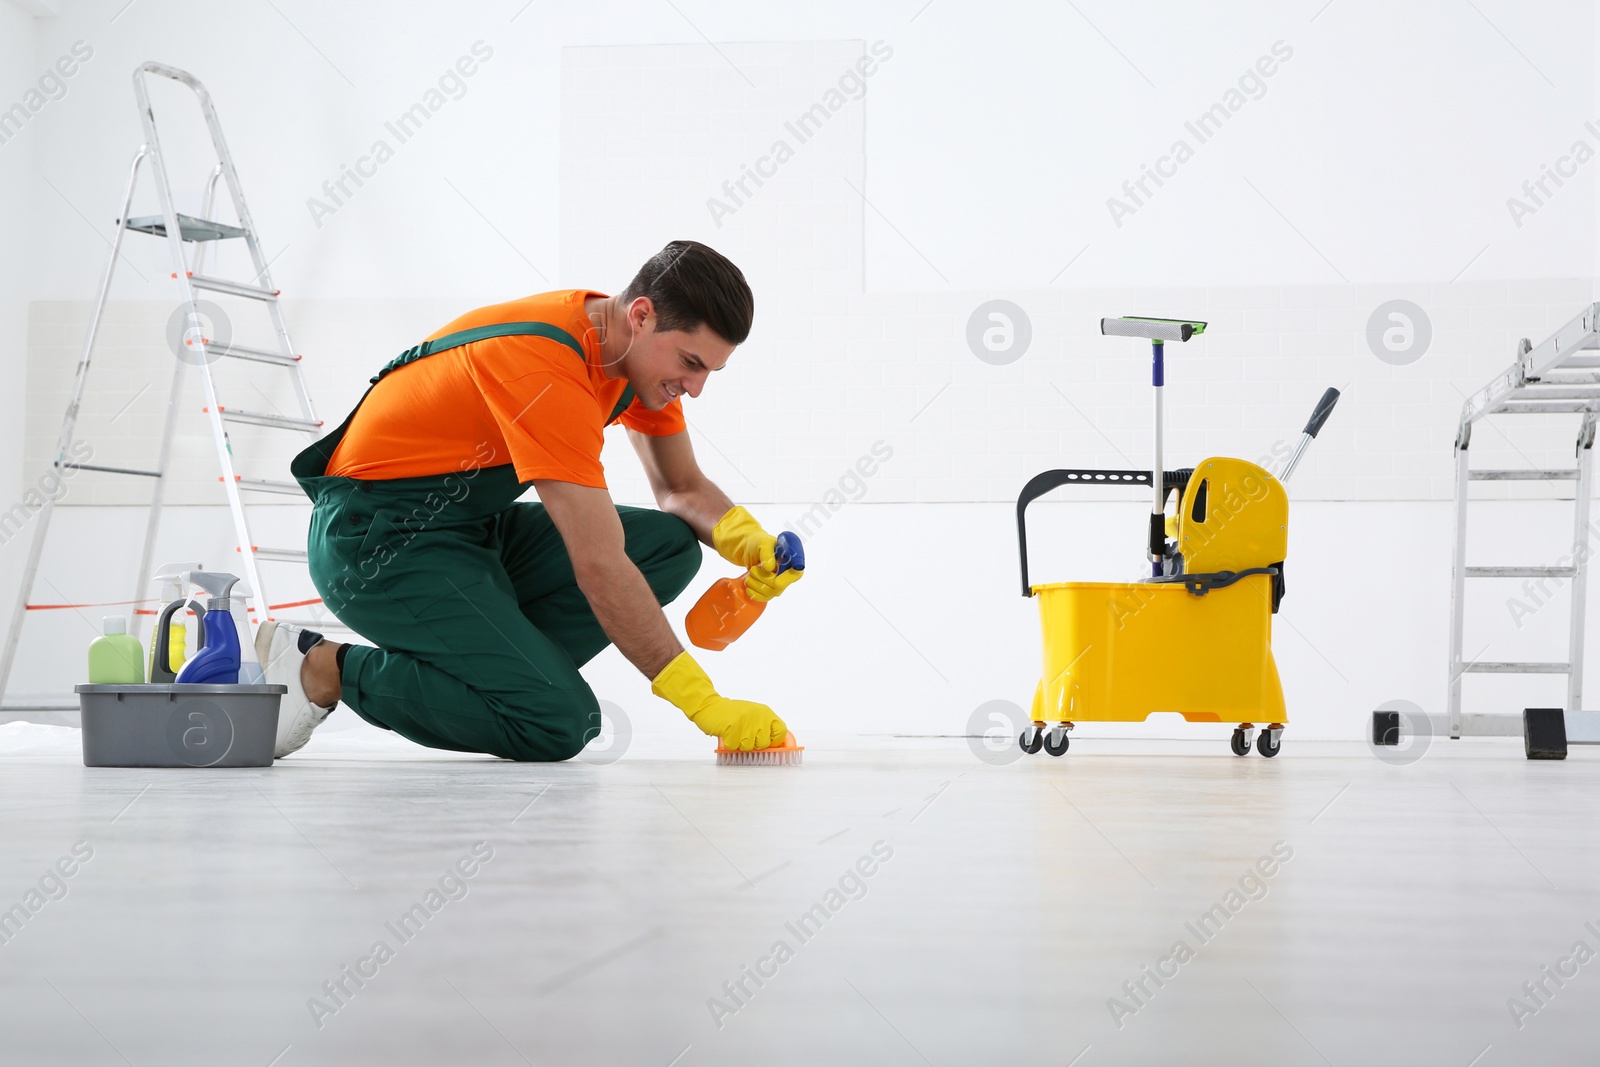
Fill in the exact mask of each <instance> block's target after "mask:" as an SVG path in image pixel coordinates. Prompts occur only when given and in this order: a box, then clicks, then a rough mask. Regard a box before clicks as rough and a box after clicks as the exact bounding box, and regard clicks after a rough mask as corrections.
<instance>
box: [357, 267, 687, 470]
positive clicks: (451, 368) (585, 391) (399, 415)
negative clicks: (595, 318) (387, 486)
mask: <svg viewBox="0 0 1600 1067" xmlns="http://www.w3.org/2000/svg"><path fill="white" fill-rule="evenodd" d="M591 295H592V296H603V295H604V294H602V293H591V292H590V291H589V290H586V289H570V290H564V291H561V292H555V293H540V294H538V295H537V296H530V297H525V298H524V299H521V300H512V301H509V302H508V303H504V304H495V305H492V306H490V307H486V308H479V309H478V310H477V311H469V312H468V313H467V314H465V315H463V316H461V317H460V318H459V319H456V320H455V321H454V322H452V323H450V325H448V326H446V327H445V328H444V329H442V330H440V331H439V332H438V333H435V334H434V335H433V336H432V337H430V338H428V340H430V341H431V340H434V339H436V338H440V337H444V336H445V335H447V334H452V333H456V332H458V331H461V330H470V329H472V328H474V327H478V326H489V325H494V324H497V323H503V322H544V323H548V324H550V325H552V326H558V327H560V328H561V329H563V330H565V331H567V333H569V334H571V335H572V336H573V338H574V339H576V340H577V341H578V343H579V345H580V346H581V347H582V348H583V352H584V355H583V358H582V359H580V358H579V357H578V354H577V353H576V352H574V351H573V350H572V349H571V348H570V347H569V346H567V345H565V344H562V343H561V342H560V341H554V340H551V339H549V338H546V337H527V336H523V337H518V336H513V337H490V338H485V339H483V340H481V341H473V342H471V343H469V344H465V345H460V346H458V347H456V348H451V349H446V350H445V351H443V352H436V353H434V354H433V355H430V356H426V357H424V358H422V359H419V360H416V361H415V362H412V363H408V364H406V365H405V366H403V367H397V368H395V369H394V370H392V371H390V372H389V373H388V374H386V375H384V376H383V378H382V379H380V380H379V382H378V384H377V385H375V386H373V388H372V391H371V392H370V393H368V394H367V398H366V400H364V401H363V402H362V403H361V406H360V407H359V408H358V409H357V410H356V413H355V416H354V417H353V418H352V419H351V420H350V425H349V427H348V428H347V429H346V431H345V435H344V440H342V441H341V442H340V443H339V446H338V447H337V448H335V449H334V452H333V456H332V457H331V458H330V459H329V461H328V470H327V473H328V474H330V475H333V476H336V477H343V478H363V479H389V478H417V477H423V476H427V475H436V474H449V473H454V472H455V471H460V470H471V469H473V468H475V467H495V466H499V465H501V464H505V463H510V464H513V465H514V466H515V468H516V472H517V480H518V481H522V482H529V481H532V480H534V479H535V478H550V479H553V480H555V481H561V482H575V483H577V484H578V485H587V486H593V487H594V488H596V489H604V488H606V481H605V472H604V469H603V468H602V467H601V465H600V449H601V446H602V445H603V444H604V430H605V427H606V426H607V425H609V424H610V423H609V422H608V421H607V420H608V419H609V418H610V415H611V412H612V410H613V409H614V408H615V407H616V406H617V403H618V401H620V400H621V399H622V395H623V392H624V391H625V390H626V389H627V386H628V381H627V379H626V378H623V377H616V378H608V377H606V373H605V371H604V369H602V367H601V366H600V344H599V339H598V337H597V336H596V334H595V331H594V329H593V327H592V326H591V324H590V322H589V319H588V317H587V316H586V315H585V314H584V310H583V302H584V299H585V298H586V297H588V296H591ZM614 421H617V422H621V423H622V424H623V425H624V426H627V427H630V428H631V429H635V430H638V431H639V432H640V433H646V434H649V435H650V436H652V437H665V436H668V435H670V434H675V433H679V432H680V431H682V430H683V428H684V421H683V405H682V401H681V400H674V401H673V402H672V403H671V404H668V405H667V406H666V407H665V408H663V409H661V410H660V411H651V410H650V409H648V408H646V407H645V406H644V405H643V404H641V403H639V401H638V400H634V401H633V403H631V404H630V405H628V407H627V408H626V409H625V410H624V411H623V412H622V414H621V415H619V416H618V417H617V419H616V420H614Z"/></svg>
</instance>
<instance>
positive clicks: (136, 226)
mask: <svg viewBox="0 0 1600 1067" xmlns="http://www.w3.org/2000/svg"><path fill="white" fill-rule="evenodd" d="M126 226H127V228H128V229H130V230H133V231H134V232H136V233H150V234H154V235H155V236H157V237H165V236H166V235H167V219H166V216H164V215H145V216H144V217H142V218H137V219H129V220H128V221H127V223H126ZM245 232H246V231H245V230H244V228H243V227H240V226H230V225H228V224H227V223H226V222H212V221H211V220H210V219H197V218H195V217H194V216H193V215H185V214H184V213H183V212H181V211H180V212H178V235H179V236H180V237H182V238H183V239H184V240H185V241H224V240H227V239H228V238H230V237H243V236H244V235H245Z"/></svg>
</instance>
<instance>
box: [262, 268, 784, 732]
mask: <svg viewBox="0 0 1600 1067" xmlns="http://www.w3.org/2000/svg"><path fill="white" fill-rule="evenodd" d="M754 308H755V302H754V298H753V297H752V296H751V293H750V287H749V286H748V285H747V284H746V283H745V279H744V275H743V274H742V273H740V271H739V268H738V267H736V266H734V265H733V264H732V263H730V262H729V261H728V260H727V259H725V258H723V257H722V256H721V255H718V254H717V253H716V252H715V251H713V250H712V249H710V248H708V247H706V246H705V245H702V244H698V243H696V242H693V241H674V242H672V243H671V244H669V245H667V246H666V247H665V248H663V249H662V250H661V251H660V252H659V253H657V254H656V255H655V256H653V257H652V258H651V259H650V261H649V262H648V263H646V264H645V265H644V266H643V267H642V268H641V269H640V271H639V273H638V275H637V276H636V277H635V278H634V279H633V281H632V282H631V283H629V285H628V287H627V288H626V289H625V290H623V292H622V294H621V295H620V296H615V297H610V296H605V295H603V294H601V293H594V292H588V291H586V290H573V291H564V292H555V293H543V294H540V295H538V296H532V297H528V298H526V299H522V300H514V301H511V302H510V303H505V304H496V305H494V306H492V307H486V308H481V309H479V310H477V311H473V312H470V313H468V314H466V315H463V316H462V317H461V318H459V319H457V320H456V321H454V322H452V323H450V324H449V325H448V326H446V327H445V328H444V329H442V330H440V331H439V332H438V333H436V334H434V335H433V336H432V337H431V338H429V339H428V340H427V341H425V342H423V343H422V344H420V345H418V346H416V347H415V348H412V349H410V350H408V351H406V352H404V353H402V354H401V355H400V356H398V357H397V358H396V359H394V360H393V361H391V362H390V363H389V365H388V366H386V367H384V368H383V370H381V371H379V372H378V376H377V377H376V378H374V379H372V381H373V385H372V387H371V388H370V389H369V390H368V391H367V394H366V395H365V396H364V397H363V398H362V399H361V402H360V403H359V404H357V406H356V409H355V411H353V412H352V413H351V414H350V417H349V418H347V419H345V421H344V424H343V425H342V426H340V427H339V428H338V429H337V430H335V431H334V432H333V433H331V434H329V435H328V436H327V437H325V438H323V439H322V440H320V441H318V442H317V443H316V444H314V445H312V446H311V447H310V448H308V449H306V450H305V451H304V452H302V453H300V455H299V456H297V457H296V458H295V460H294V463H293V465H292V468H291V469H292V470H293V472H294V476H295V478H296V479H297V480H298V481H299V483H300V484H301V486H303V487H304V488H305V490H306V493H307V494H308V495H309V496H310V497H311V500H312V502H313V504H314V505H315V507H314V509H313V512H312V518H311V528H310V535H309V554H310V565H311V578H312V580H313V581H314V582H315V583H316V587H317V591H318V592H319V593H320V594H321V596H322V599H323V602H324V603H325V604H326V605H327V607H328V608H329V609H330V610H331V611H332V612H333V613H334V614H335V615H336V616H338V618H339V620H340V621H341V622H343V623H344V624H345V625H347V626H349V627H350V628H351V629H353V630H354V631H355V632H356V633H358V634H360V635H361V636H363V637H365V638H367V639H368V640H370V641H371V642H373V644H374V645H376V646H377V647H376V648H369V647H366V646H363V645H349V644H346V645H336V644H334V643H333V642H331V641H327V640H324V639H323V637H322V635H321V634H318V633H315V632H313V631H310V630H305V629H302V628H299V627H296V626H291V625H289V624H285V623H267V624H265V625H263V626H262V627H261V630H260V633H259V634H258V635H257V649H258V652H259V653H260V656H261V661H262V663H263V664H264V665H265V666H266V675H267V681H269V682H277V683H281V684H284V685H287V686H288V687H289V694H288V696H287V697H285V698H284V711H283V713H282V715H281V716H280V718H279V731H278V745H277V755H279V756H284V755H287V754H288V753H290V752H293V751H295V750H296V749H298V748H300V747H301V746H302V745H304V744H305V743H306V741H307V740H308V739H309V738H310V736H311V731H312V730H313V729H315V728H316V727H317V726H318V725H319V724H320V723H321V722H322V721H323V720H324V719H326V718H327V716H328V713H329V712H331V711H332V710H333V708H334V706H335V705H336V704H337V703H338V701H339V700H343V701H344V702H345V703H346V704H348V705H350V707H352V708H354V709H355V711H356V714H358V715H360V716H361V717H362V718H363V719H366V720H367V721H368V722H370V723H373V724H374V725H376V726H381V727H383V728H385V729H388V730H393V731H395V732H396V733H398V734H400V735H402V736H404V737H408V738H410V739H411V740H413V741H415V742H417V743H418V744H422V745H427V746H429V747H430V748H443V749H451V750H454V751H457V752H487V753H491V754H493V755H496V756H502V757H504V758H506V759H514V760H564V759H568V758H569V757H571V756H573V755H575V754H576V753H577V752H578V751H579V750H580V749H581V748H583V746H584V743H585V742H586V741H588V740H589V739H590V738H592V737H593V736H594V735H595V734H596V733H598V732H599V724H600V710H599V705H598V703H597V702H596V700H595V696H594V693H593V692H592V691H591V690H590V688H589V686H588V684H587V683H585V681H584V680H583V677H582V676H581V675H580V674H579V673H578V668H579V667H581V666H583V664H585V663H587V662H588V661H589V660H590V659H592V658H593V657H594V656H595V654H596V653H598V652H599V651H600V650H601V649H603V648H605V647H606V645H608V644H611V643H613V642H614V643H615V644H616V646H617V648H618V649H619V650H620V651H621V652H622V654H623V655H624V656H626V657H627V658H628V660H629V661H630V662H631V663H633V665H634V666H636V667H638V668H639V670H640V671H642V672H643V673H644V675H645V676H646V677H647V678H649V679H651V690H652V691H653V692H654V693H655V694H656V695H658V696H661V697H664V698H666V699H667V700H669V701H671V702H672V703H673V704H674V705H676V706H677V707H678V708H680V709H681V710H682V711H683V712H684V714H686V715H688V717H689V718H690V720H691V721H692V722H694V724H695V725H696V726H698V727H699V728H700V729H701V730H703V731H704V732H705V733H707V734H710V735H712V736H714V737H718V738H720V739H721V741H722V742H723V744H725V745H726V746H727V747H729V748H737V749H752V748H766V747H768V746H770V745H775V744H780V743H781V742H782V741H783V739H784V736H785V734H786V732H787V731H786V728H785V726H784V723H783V720H782V719H780V718H779V717H778V716H777V715H776V714H774V713H773V711H772V709H771V708H769V707H767V706H766V705H763V704H757V703H753V702H751V701H747V700H730V699H729V698H727V697H724V696H721V695H719V694H718V693H717V691H716V690H715V689H714V688H713V687H712V685H711V680H710V679H709V678H708V677H706V674H705V672H704V671H703V670H701V668H700V666H699V664H697V663H696V662H695V661H694V659H693V657H691V656H690V655H689V653H687V652H685V651H684V650H683V646H682V645H681V644H679V643H678V639H677V637H676V636H675V635H674V634H673V632H672V628H671V627H670V626H669V625H668V623H667V620H666V617H665V616H664V615H663V614H662V612H661V607H660V606H661V605H662V604H666V603H668V602H669V601H671V600H672V599H674V598H675V597H676V596H677V595H678V594H679V593H681V592H683V590H684V588H685V587H686V586H687V585H688V584H689V581H690V579H692V578H693V577H694V575H695V572H696V571H697V570H698V569H699V567H700V559H701V554H700V542H702V541H703V542H705V543H706V544H709V545H711V546H712V547H713V548H715V549H716V550H717V552H718V553H719V554H721V556H722V557H723V558H724V559H726V560H728V561H729V562H730V563H733V564H735V565H737V566H740V567H745V568H749V577H748V578H747V588H748V590H749V592H750V594H751V595H752V597H753V598H755V599H757V600H767V599H770V598H771V597H774V596H777V595H778V594H779V593H781V592H782V591H783V590H784V589H785V588H786V587H787V586H788V585H789V584H791V583H792V582H794V581H796V580H798V579H799V578H800V577H801V576H802V575H803V574H804V573H805V572H804V571H801V570H788V571H785V572H783V573H782V574H778V573H777V564H776V560H775V558H774V550H775V547H776V538H774V537H773V536H772V535H770V534H768V533H767V532H766V531H765V530H763V529H762V528H761V526H760V525H759V524H758V523H757V522H756V521H755V519H754V518H752V517H751V515H750V513H749V512H747V511H746V510H745V509H744V508H742V507H735V506H734V505H733V503H732V501H730V500H729V499H728V498H727V496H726V495H724V494H723V492H722V490H720V489H718V488H717V487H716V486H715V485H714V484H712V482H711V480H710V479H708V478H707V477H706V476H705V475H704V474H703V473H702V472H701V470H700V468H699V466H698V465H697V464H696V463H695V458H694V450H693V449H692V448H691V446H690V444H689V434H688V432H687V430H686V429H685V425H684V418H683V407H682V402H681V400H680V399H679V398H680V397H681V396H682V395H683V394H684V393H688V394H689V395H690V396H692V397H697V396H699V395H700V390H701V389H703V388H705V384H706V379H707V377H709V376H710V374H711V372H712V371H716V370H721V369H722V368H723V367H724V366H726V365H727V362H728V359H729V357H730V356H731V355H732V354H733V350H734V347H735V346H736V345H738V344H741V343H742V342H743V341H744V340H745V338H746V337H747V336H748V335H749V333H750V324H751V319H752V317H753V315H754ZM614 422H621V423H622V424H623V425H624V426H625V427H627V429H628V437H629V440H630V441H632V443H633V447H634V450H635V451H636V452H637V453H638V454H639V460H640V462H641V463H642V464H643V465H644V469H645V472H646V474H647V475H648V476H649V480H650V485H651V488H652V489H653V490H654V492H655V498H656V503H657V504H658V505H659V506H660V508H661V510H660V511H652V510H650V509H648V508H634V507H619V506H617V505H615V504H613V503H612V502H611V496H610V494H609V493H608V492H607V491H606V482H605V477H604V473H603V470H602V468H601V464H600V448H601V444H602V440H603V431H604V430H605V428H606V427H607V426H609V425H611V424H612V423H614ZM529 485H532V486H533V487H534V489H535V491H537V493H538V495H539V500H540V501H541V502H540V503H537V504H534V503H519V502H518V501H517V498H518V497H519V496H521V495H522V493H523V492H524V491H525V490H526V489H527V488H528V486H529Z"/></svg>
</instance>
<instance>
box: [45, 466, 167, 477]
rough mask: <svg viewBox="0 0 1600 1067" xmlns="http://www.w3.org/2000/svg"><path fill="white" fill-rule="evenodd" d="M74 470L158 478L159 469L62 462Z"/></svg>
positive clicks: (159, 474)
mask: <svg viewBox="0 0 1600 1067" xmlns="http://www.w3.org/2000/svg"><path fill="white" fill-rule="evenodd" d="M62 466H63V467H70V468H71V469H72V470H75V471H102V472H104V473H106V474H133V475H137V476H138V477H140V478H159V477H161V472H160V471H136V470H134V469H133V468H132V467H102V466H100V465H99V464H98V463H63V464H62Z"/></svg>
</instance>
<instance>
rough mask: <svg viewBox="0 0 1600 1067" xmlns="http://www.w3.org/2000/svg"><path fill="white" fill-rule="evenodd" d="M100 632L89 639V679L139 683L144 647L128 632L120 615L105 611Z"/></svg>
mask: <svg viewBox="0 0 1600 1067" xmlns="http://www.w3.org/2000/svg"><path fill="white" fill-rule="evenodd" d="M102 629H103V631H104V633H103V635H102V636H100V637H97V638H95V639H94V640H93V641H91V642H89V681H90V683H92V684H97V685H139V684H141V683H143V682H144V649H142V648H140V647H139V640H138V638H136V637H134V636H133V635H132V634H130V633H129V632H128V620H127V618H126V617H124V616H122V615H107V616H106V617H105V619H104V620H103V622H102Z"/></svg>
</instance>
